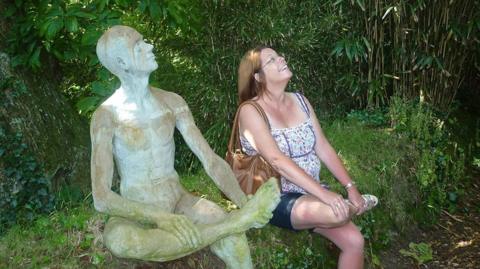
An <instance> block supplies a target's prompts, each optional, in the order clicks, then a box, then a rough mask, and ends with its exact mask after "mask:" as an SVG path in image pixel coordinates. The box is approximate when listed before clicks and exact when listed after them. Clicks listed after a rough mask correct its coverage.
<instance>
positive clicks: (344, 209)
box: [320, 190, 361, 219]
mask: <svg viewBox="0 0 480 269" xmlns="http://www.w3.org/2000/svg"><path fill="white" fill-rule="evenodd" d="M360 198H361V197H360ZM320 200H321V201H322V202H324V203H325V204H327V205H329V206H330V207H331V208H332V210H333V213H334V214H335V216H340V217H343V218H345V219H347V218H349V207H348V203H347V202H346V201H345V199H343V197H342V196H341V195H340V194H337V193H334V192H331V191H328V190H325V193H324V194H323V195H322V198H321V199H320Z"/></svg>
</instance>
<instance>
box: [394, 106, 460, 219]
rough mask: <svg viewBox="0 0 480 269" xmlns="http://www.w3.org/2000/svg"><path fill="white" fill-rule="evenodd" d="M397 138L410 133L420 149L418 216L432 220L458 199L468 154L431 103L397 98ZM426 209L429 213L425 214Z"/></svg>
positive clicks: (409, 135) (395, 108)
mask: <svg viewBox="0 0 480 269" xmlns="http://www.w3.org/2000/svg"><path fill="white" fill-rule="evenodd" d="M389 115H390V118H391V123H392V128H393V129H394V130H395V132H396V135H397V137H402V136H407V137H408V138H409V139H411V140H412V141H413V143H414V146H415V149H416V150H417V152H418V163H416V164H415V175H416V176H415V180H416V181H415V185H416V186H417V187H418V189H419V190H420V192H421V200H420V201H418V203H419V205H421V206H420V207H419V209H420V210H419V211H417V212H416V213H417V217H418V219H419V220H420V221H422V222H432V221H434V220H435V219H436V218H432V216H435V215H437V214H438V213H439V212H440V210H441V209H442V208H443V207H444V206H446V205H448V201H449V200H451V201H452V202H454V201H455V200H456V195H457V193H458V192H460V193H461V190H459V189H458V186H459V185H458V183H459V182H460V180H461V179H462V178H463V177H464V174H465V171H464V166H465V154H464V152H463V149H461V148H460V147H458V145H457V144H456V143H455V142H453V141H452V140H451V134H450V133H449V132H448V131H447V129H446V127H445V120H446V116H442V115H441V114H440V113H439V112H438V111H435V110H434V108H433V107H432V106H430V105H429V104H428V103H423V102H418V101H417V102H415V101H410V102H405V101H402V100H401V99H399V98H395V99H393V101H392V103H391V106H390V112H389ZM423 212H426V213H427V214H426V215H424V216H423Z"/></svg>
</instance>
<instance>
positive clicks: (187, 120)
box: [175, 96, 247, 207]
mask: <svg viewBox="0 0 480 269" xmlns="http://www.w3.org/2000/svg"><path fill="white" fill-rule="evenodd" d="M178 98H179V102H178V104H177V107H176V110H175V112H176V113H175V117H176V126H177V128H178V130H179V131H180V133H181V134H182V136H183V139H184V140H185V142H186V143H187V145H188V146H189V147H190V149H191V150H192V151H193V153H194V154H195V155H196V156H197V157H198V158H199V159H200V161H201V162H202V165H203V167H204V168H205V171H206V172H207V174H208V175H209V176H210V177H211V178H212V179H213V181H214V182H215V184H216V185H217V186H218V187H219V188H220V190H222V192H223V193H224V194H225V195H226V196H227V197H228V198H229V199H230V200H232V201H233V202H234V203H235V204H236V205H238V206H240V207H242V206H243V205H244V204H245V203H246V202H247V197H246V195H245V194H244V193H243V191H242V190H241V189H240V186H239V185H238V182H237V180H236V178H235V175H234V174H233V172H232V169H231V168H230V166H229V165H228V164H227V163H226V162H225V161H224V160H223V159H222V158H221V157H220V156H218V155H217V154H215V152H214V151H213V150H212V148H211V147H210V146H209V145H208V143H207V141H206V140H205V138H204V137H203V135H202V133H201V132H200V130H199V129H198V127H197V126H196V125H195V122H194V120H193V116H192V113H191V112H190V109H189V108H188V106H187V104H186V103H185V101H184V100H183V99H182V98H181V97H180V96H178ZM225 135H227V134H225Z"/></svg>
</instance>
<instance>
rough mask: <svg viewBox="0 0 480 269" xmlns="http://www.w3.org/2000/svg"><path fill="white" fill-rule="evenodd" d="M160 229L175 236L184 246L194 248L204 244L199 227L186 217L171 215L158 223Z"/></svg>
mask: <svg viewBox="0 0 480 269" xmlns="http://www.w3.org/2000/svg"><path fill="white" fill-rule="evenodd" d="M157 226H158V228H160V229H162V230H165V231H168V232H170V233H172V234H173V235H175V236H176V237H177V238H178V239H179V240H180V241H181V242H182V243H183V244H185V245H189V246H191V247H192V248H196V247H198V246H199V245H200V244H201V243H202V238H201V236H200V232H199V231H198V229H197V227H195V225H193V223H192V221H191V220H190V219H188V218H187V217H186V216H184V215H173V214H172V215H171V216H169V217H168V218H167V219H165V218H162V219H161V220H159V221H157Z"/></svg>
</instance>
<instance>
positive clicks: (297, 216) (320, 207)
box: [290, 194, 350, 230]
mask: <svg viewBox="0 0 480 269" xmlns="http://www.w3.org/2000/svg"><path fill="white" fill-rule="evenodd" d="M290 218H291V221H292V226H293V227H294V228H295V229H297V230H303V229H314V228H333V227H338V226H341V225H344V224H346V223H348V221H349V220H350V218H348V217H342V216H336V215H335V214H334V213H333V210H332V208H331V207H330V206H329V205H327V204H325V203H323V202H322V201H320V200H319V199H318V198H316V197H314V196H312V195H308V194H306V195H302V196H301V197H300V198H298V199H297V201H296V202H295V204H294V205H293V209H292V213H291V217H290Z"/></svg>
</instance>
